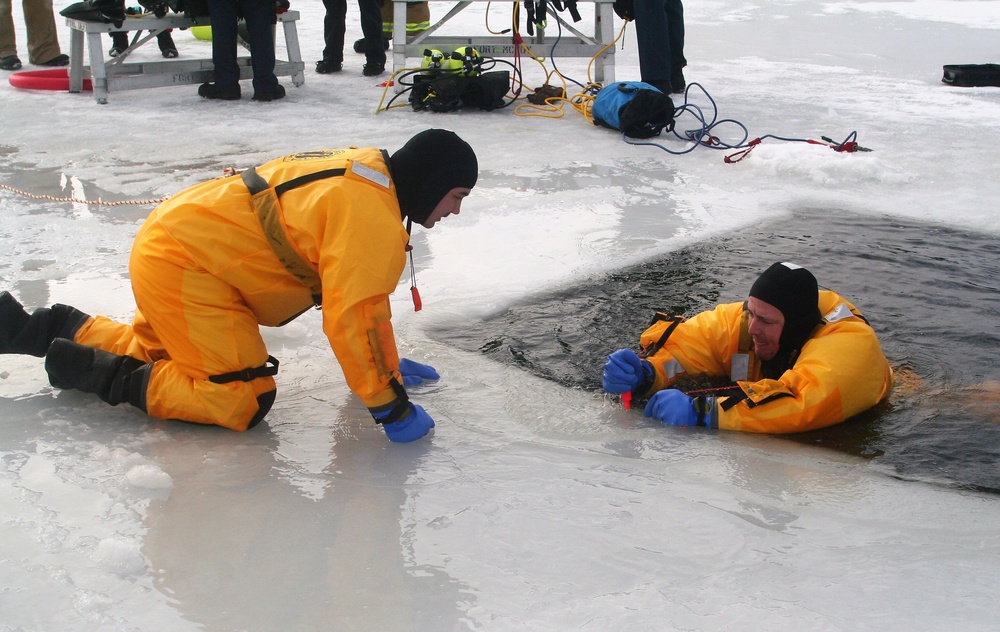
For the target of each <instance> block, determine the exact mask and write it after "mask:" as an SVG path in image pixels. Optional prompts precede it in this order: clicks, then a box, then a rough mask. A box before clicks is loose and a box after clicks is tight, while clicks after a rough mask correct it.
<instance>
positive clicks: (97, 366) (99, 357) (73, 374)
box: [45, 338, 153, 412]
mask: <svg viewBox="0 0 1000 632" xmlns="http://www.w3.org/2000/svg"><path fill="white" fill-rule="evenodd" d="M152 369H153V365H152V364H146V363H144V362H142V361H141V360H136V359H135V358H133V357H130V356H120V355H115V354H113V353H108V352H107V351H103V350H101V349H95V348H93V347H88V346H86V345H81V344H77V343H75V342H72V341H70V340H66V339H64V338H56V339H55V340H53V341H52V345H51V346H50V347H49V351H48V353H47V354H46V355H45V371H46V372H48V374H49V383H50V384H52V386H55V387H56V388H61V389H70V388H72V389H76V390H78V391H83V392H84V393H93V394H95V395H97V396H98V397H100V398H101V399H102V400H104V401H105V402H107V403H109V404H111V405H112V406H117V405H118V404H121V403H122V402H128V403H129V404H132V405H133V406H135V407H136V408H139V409H140V410H142V411H143V412H145V410H146V387H147V386H148V385H149V375H150V373H151V372H152Z"/></svg>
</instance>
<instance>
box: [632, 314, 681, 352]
mask: <svg viewBox="0 0 1000 632" xmlns="http://www.w3.org/2000/svg"><path fill="white" fill-rule="evenodd" d="M661 320H669V321H670V325H669V326H668V327H667V328H666V329H664V330H663V333H662V334H660V338H659V339H658V340H657V341H656V342H654V343H652V344H649V345H646V347H645V348H643V349H642V350H640V351H639V357H640V358H648V357H649V356H651V355H653V354H655V353H656V352H657V351H659V350H660V349H661V348H662V347H663V345H664V343H666V342H667V339H668V338H670V334H672V333H674V330H675V329H677V325H680V324H681V323H682V322H684V317H683V316H667V315H666V314H664V313H663V312H656V314H655V315H654V316H653V320H652V321H650V323H649V326H650V327H652V326H653V325H654V324H656V323H658V322H660V321H661Z"/></svg>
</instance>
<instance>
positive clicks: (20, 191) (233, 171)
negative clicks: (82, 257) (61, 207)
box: [0, 167, 242, 206]
mask: <svg viewBox="0 0 1000 632" xmlns="http://www.w3.org/2000/svg"><path fill="white" fill-rule="evenodd" d="M240 171H242V170H241V169H237V168H236V167H226V168H225V169H223V170H222V175H221V176H219V177H220V178H228V177H229V176H232V175H236V174H238V173H240ZM0 189H4V190H6V191H11V192H12V193H16V194H17V195H21V196H24V197H27V198H31V199H33V200H47V201H50V202H63V203H70V204H86V205H88V206H128V205H132V206H149V205H151V204H159V203H161V202H165V201H166V200H168V199H170V196H169V195H168V196H167V197H162V198H154V199H151V200H121V201H119V202H105V201H104V200H83V199H80V198H72V197H56V196H54V195H39V194H36V193H29V192H27V191H24V190H23V189H18V188H15V187H12V186H10V185H6V184H3V183H0Z"/></svg>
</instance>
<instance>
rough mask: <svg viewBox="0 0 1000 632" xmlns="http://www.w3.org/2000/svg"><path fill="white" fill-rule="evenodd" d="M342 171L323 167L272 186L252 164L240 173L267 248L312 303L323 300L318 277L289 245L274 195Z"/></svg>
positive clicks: (342, 173) (344, 171)
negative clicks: (265, 239) (306, 292)
mask: <svg viewBox="0 0 1000 632" xmlns="http://www.w3.org/2000/svg"><path fill="white" fill-rule="evenodd" d="M345 173H347V171H346V170H345V169H326V170H324V171H317V172H316V173H310V174H306V175H304V176H300V177H298V178H295V179H293V180H289V181H288V182H284V183H282V184H279V185H278V186H276V187H273V188H272V187H271V185H270V184H268V182H267V180H265V179H264V178H262V177H261V176H260V174H258V173H257V171H256V170H255V169H254V168H253V167H251V168H249V169H247V170H245V171H243V173H242V174H240V177H241V178H242V179H243V184H245V185H246V187H247V190H248V191H250V196H251V197H250V203H251V205H252V206H253V209H254V212H255V213H256V214H257V219H258V220H259V221H260V226H261V228H262V229H263V230H264V237H266V238H267V241H268V243H269V244H270V245H271V250H273V251H274V254H275V255H276V256H277V257H278V260H279V261H280V262H281V264H282V265H283V266H285V269H286V270H288V272H289V273H290V274H291V275H292V276H294V277H295V278H296V279H298V280H299V283H301V284H302V285H304V286H306V287H307V288H309V291H310V293H311V294H312V299H313V303H315V304H316V305H320V304H321V303H322V302H323V284H322V280H321V279H320V277H319V273H318V272H316V270H314V269H313V267H312V266H311V265H310V264H309V263H308V262H306V261H305V260H304V259H303V258H302V257H301V256H300V255H299V253H298V251H296V250H295V247H294V246H292V242H291V240H290V239H289V238H288V234H287V233H286V232H285V228H284V226H282V224H281V215H280V213H279V211H278V198H279V197H280V196H281V194H283V193H285V192H287V191H289V190H291V189H294V188H296V187H300V186H303V185H306V184H309V183H310V182H315V181H317V180H322V179H324V178H334V177H339V176H343V175H344V174H345Z"/></svg>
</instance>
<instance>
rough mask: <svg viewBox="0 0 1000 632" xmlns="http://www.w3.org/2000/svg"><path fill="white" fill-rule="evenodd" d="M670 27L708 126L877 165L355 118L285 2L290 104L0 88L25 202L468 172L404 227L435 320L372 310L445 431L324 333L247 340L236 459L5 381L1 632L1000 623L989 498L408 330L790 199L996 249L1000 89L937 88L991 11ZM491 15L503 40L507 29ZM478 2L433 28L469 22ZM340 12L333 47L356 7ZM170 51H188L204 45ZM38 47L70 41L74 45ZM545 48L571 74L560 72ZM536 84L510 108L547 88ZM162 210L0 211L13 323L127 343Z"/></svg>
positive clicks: (768, 6) (29, 205)
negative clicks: (243, 416) (382, 152)
mask: <svg viewBox="0 0 1000 632" xmlns="http://www.w3.org/2000/svg"><path fill="white" fill-rule="evenodd" d="M688 5H689V6H687V7H686V10H687V32H688V43H687V51H686V52H687V57H688V59H689V66H688V68H687V69H686V70H685V74H686V76H687V78H688V80H689V81H697V82H700V83H701V84H702V85H704V86H705V88H706V89H707V90H708V92H709V93H710V94H711V95H712V97H713V98H714V99H715V100H716V102H717V103H718V106H719V115H720V117H721V118H733V119H736V120H739V121H740V122H742V123H743V124H744V125H746V126H747V127H748V128H749V131H750V136H751V138H753V137H757V136H763V135H765V134H775V135H779V136H784V137H794V138H814V139H818V138H819V137H820V136H821V135H827V136H830V137H832V138H834V139H836V140H841V139H843V138H845V137H847V135H848V134H849V133H850V132H852V131H855V130H856V131H857V132H858V134H859V136H858V141H859V142H860V143H861V144H862V145H864V146H866V147H871V148H873V149H874V150H875V151H874V152H872V153H863V154H862V153H858V154H838V153H835V152H833V151H831V150H830V149H828V148H827V147H824V146H818V145H806V144H800V143H782V142H778V141H774V140H766V141H765V142H764V143H762V144H761V146H759V147H758V148H757V149H755V150H754V151H753V153H751V155H750V157H749V158H747V159H745V160H744V161H742V162H740V163H738V164H736V165H729V164H725V163H724V162H723V156H724V155H725V154H726V153H728V152H722V151H717V150H709V149H698V150H696V151H694V152H692V153H690V154H686V155H684V156H672V155H669V154H667V153H666V152H663V151H661V150H659V149H656V148H654V147H636V146H632V145H629V144H626V143H624V142H622V140H621V139H620V138H619V137H618V136H617V135H615V134H614V133H613V132H610V131H608V130H604V129H600V128H594V127H591V126H589V125H588V124H587V123H585V122H584V121H583V120H582V119H581V118H580V117H579V116H578V115H576V114H575V113H574V112H572V111H568V112H567V115H566V116H565V117H564V118H562V119H558V120H549V119H541V118H529V117H516V116H515V115H514V113H513V110H512V109H506V110H502V111H499V112H493V113H474V112H464V113H460V114H432V113H414V112H412V111H411V110H409V109H399V110H391V111H389V112H383V113H380V114H377V115H376V114H375V113H374V111H375V107H376V104H377V103H378V100H379V98H380V97H381V89H380V88H378V87H377V86H376V83H377V80H372V79H369V78H365V77H362V76H361V72H360V71H361V66H362V63H363V62H362V58H361V57H360V56H356V55H354V54H353V53H352V52H350V51H348V52H347V58H346V64H345V70H344V72H343V73H340V74H337V75H331V76H320V75H316V74H315V73H313V72H311V66H312V62H313V61H315V60H317V59H319V58H320V55H321V50H322V16H323V9H322V5H321V4H320V3H319V2H314V1H311V0H310V1H308V2H300V3H299V4H298V5H295V6H294V7H293V8H295V9H296V10H299V11H300V12H301V13H302V16H303V18H302V20H301V21H300V24H299V38H300V42H301V44H302V49H303V56H304V59H305V60H306V62H307V73H306V76H307V80H306V84H305V85H304V86H302V87H300V88H294V87H292V86H291V85H290V82H288V81H287V79H285V80H284V83H285V84H286V86H287V87H288V92H289V96H288V98H286V99H285V100H283V101H279V102H275V103H271V104H262V103H256V102H251V101H250V100H249V98H246V99H244V100H243V101H241V102H238V103H217V102H208V101H204V100H201V99H199V98H198V97H197V96H196V94H195V93H196V90H195V87H193V86H180V87H176V88H160V89H152V90H135V91H128V92H122V93H115V94H112V95H111V98H110V102H109V103H108V104H107V105H104V106H99V105H97V104H95V103H94V101H93V98H92V95H89V94H80V95H71V94H67V93H59V92H30V91H22V90H17V89H15V88H12V87H11V86H9V85H7V84H6V82H4V83H3V84H2V85H0V119H2V121H3V123H2V131H0V183H3V184H7V185H9V186H13V187H16V188H19V189H24V190H27V191H30V192H31V193H34V194H38V195H49V196H56V197H68V196H72V197H82V196H86V197H87V198H90V199H94V198H101V199H103V200H105V201H112V202H113V201H129V200H144V199H152V198H160V197H165V196H168V195H170V194H172V193H174V192H176V191H178V190H180V189H181V188H183V187H185V186H188V185H191V184H194V183H197V182H199V181H202V180H204V179H207V178H211V177H215V176H217V175H221V174H222V170H223V169H224V168H225V167H227V166H235V167H239V168H242V167H246V166H251V165H253V164H256V163H259V162H263V161H265V160H267V159H270V158H272V157H276V156H279V155H282V154H286V153H291V152H294V151H300V150H306V149H315V148H321V147H332V146H343V145H349V144H359V145H372V146H378V147H384V148H387V149H390V150H392V149H395V148H397V147H398V146H399V145H401V144H402V143H403V142H404V141H405V140H406V139H407V138H408V137H409V136H411V135H412V134H413V133H415V132H416V131H419V130H420V129H424V128H426V127H432V126H433V127H447V128H450V129H453V130H455V131H457V132H458V133H459V134H460V135H462V136H463V137H465V138H467V139H468V140H469V141H470V142H471V143H472V144H473V146H474V147H475V148H476V150H477V152H478V154H479V156H480V166H481V171H482V175H481V179H480V184H479V186H477V188H476V190H475V192H474V194H473V196H472V197H470V198H469V199H468V201H467V202H466V203H465V205H464V207H463V211H462V214H461V215H460V216H459V217H456V218H450V219H449V220H447V221H446V222H444V223H443V224H441V225H439V226H438V227H436V228H435V229H434V230H433V231H429V232H425V231H421V230H420V229H418V231H420V232H416V233H415V235H414V240H413V243H414V246H415V248H416V250H415V254H416V263H417V280H418V285H419V286H420V289H421V293H422V296H423V300H424V310H423V311H422V312H420V313H416V314H415V313H413V312H412V308H411V307H410V305H409V296H408V292H406V291H405V290H406V284H404V285H401V287H400V289H401V290H402V291H399V292H397V295H396V296H395V297H394V303H393V307H394V312H395V316H394V323H395V326H396V332H397V336H398V339H399V343H400V347H401V352H402V354H403V355H406V356H410V357H413V358H414V359H417V360H419V361H422V362H427V363H430V364H432V365H433V366H435V367H436V368H437V369H438V370H439V372H440V373H441V375H442V379H441V380H440V381H439V382H438V383H435V384H431V385H427V386H423V387H419V388H416V389H414V390H413V393H412V395H413V397H414V399H415V400H416V401H418V402H420V403H421V404H422V405H424V406H425V407H426V408H427V410H428V412H430V413H431V414H432V415H433V416H434V418H435V419H436V421H437V428H436V430H435V431H434V434H433V436H431V437H429V438H428V439H426V440H423V441H421V442H418V443H415V444H409V445H395V444H390V443H388V442H387V441H386V440H385V438H384V436H383V435H382V433H381V431H380V430H379V429H378V428H376V427H374V425H373V424H372V422H371V419H370V417H369V416H368V415H367V412H366V411H365V409H364V407H363V406H362V405H361V404H360V402H359V401H358V400H357V399H356V398H355V397H354V396H353V395H351V394H350V392H349V391H348V389H347V388H346V386H345V384H344V381H343V378H342V376H341V375H340V371H339V368H338V367H337V366H336V363H335V361H334V359H333V356H332V353H331V352H330V350H329V347H328V345H327V344H326V342H325V340H324V339H323V336H322V333H321V332H320V323H319V319H318V315H317V314H315V313H309V314H306V315H305V316H304V317H303V318H301V319H300V320H298V321H296V322H295V323H293V324H291V325H289V326H288V327H285V328H282V329H276V330H268V331H267V332H266V333H265V335H266V339H267V341H268V344H269V348H270V350H271V352H272V353H273V354H274V355H276V356H277V357H279V358H280V359H281V361H282V364H281V374H280V375H279V397H278V401H277V403H276V404H275V406H274V409H273V411H272V412H271V414H270V415H269V417H268V421H267V423H266V424H264V425H262V426H261V427H259V428H257V429H255V430H254V431H252V432H249V433H243V434H238V433H232V432H229V431H225V430H221V429H215V428H203V427H196V426H188V425H184V424H179V423H171V422H159V421H150V420H147V419H145V418H143V417H142V416H140V415H138V414H137V413H136V412H135V411H134V410H129V409H127V408H126V407H120V408H114V409H112V408H108V407H106V406H104V405H102V404H100V403H99V402H97V401H95V400H94V399H93V398H92V397H89V396H86V395H82V394H79V393H72V392H66V393H60V392H58V391H55V390H53V389H51V388H50V387H49V386H48V383H47V380H46V379H45V374H44V371H43V370H42V368H41V363H40V361H39V360H38V359H36V358H23V357H12V356H5V357H4V358H3V360H2V365H0V398H2V399H0V418H2V421H0V629H2V630H143V631H147V630H171V631H176V630H196V629H197V630H275V629H284V630H319V629H323V630H326V629H336V630H375V629H378V630H466V629H490V630H515V629H516V630H521V629H531V630H570V629H579V630H630V631H632V630H673V629H676V630H737V629H740V630H744V629H753V630H790V631H791V630H794V631H800V630H852V631H853V630H859V629H860V630H865V629H869V630H907V631H911V630H944V629H959V628H961V629H963V630H990V629H995V626H996V621H997V619H998V615H1000V606H998V605H997V600H996V598H995V593H996V586H997V582H998V580H1000V561H998V560H1000V534H998V531H997V529H996V524H997V523H998V517H1000V510H998V508H1000V504H998V501H997V498H996V497H994V496H985V495H978V494H973V493H963V492H957V491H954V490H948V489H941V488H937V487H934V486H929V485H923V484H920V483H914V482H910V481H898V480H894V479H891V478H887V477H885V476H884V475H882V474H879V473H878V472H875V471H872V470H871V469H870V468H869V467H867V466H866V464H865V463H863V462H860V461H855V460H852V459H850V458H847V457H845V456H843V455H839V454H837V453H833V452H830V451H824V450H819V449H812V448H810V447H808V446H803V445H800V444H791V443H788V442H782V441H778V440H774V439H772V438H768V437H757V436H748V435H739V434H734V433H706V432H695V431H691V430H683V429H672V428H664V427H659V426H657V425H653V424H650V423H648V422H647V421H646V420H644V419H642V417H641V416H639V415H638V414H636V413H635V412H632V413H626V412H624V411H622V410H621V408H620V405H618V404H617V403H616V402H613V401H611V400H610V399H608V400H605V399H603V398H601V397H600V396H595V395H593V394H590V393H583V392H580V391H576V390H571V389H564V388H561V387H558V386H555V385H553V384H552V383H551V382H547V381H544V380H540V379H538V378H535V377H532V376H529V375H526V374H524V373H523V372H520V371H518V370H517V369H514V368H512V367H507V366H501V365H498V364H496V363H493V362H491V361H489V360H487V359H485V358H483V357H481V356H479V355H475V354H469V353H466V352H462V351H459V350H456V349H454V348H451V347H449V346H447V345H445V344H443V343H441V342H439V341H436V340H435V339H433V338H432V337H431V336H429V335H428V334H427V333H426V332H427V331H428V330H429V329H430V328H431V327H441V326H446V325H447V324H448V323H450V322H458V321H459V320H468V319H476V318H478V317H479V316H481V315H483V314H486V313H489V312H491V311H494V310H496V309H500V308H502V307H503V306H505V305H508V304H509V303H510V302H511V301H514V300H516V299H518V298H519V297H523V296H525V295H526V294H528V293H531V292H535V291H540V290H543V289H551V288H554V287H559V286H560V285H565V284H568V283H570V282H571V281H574V280H578V279H580V278H581V277H584V276H587V275H593V274H598V273H600V272H602V271H606V270H609V269H614V268H618V267H621V266H623V265H626V264H628V263H633V262H636V261H639V260H642V259H645V258H648V257H652V256H655V255H657V254H661V253H663V252H666V251H670V250H672V249H676V248H678V247H681V246H682V245H684V244H687V243H691V242H694V241H701V240H706V239H709V240H710V239H711V237H712V235H714V234H719V233H723V232H727V231H732V230H737V229H739V228H740V227H742V226H747V225H750V224H753V223H756V222H759V221H760V220H762V219H763V218H771V217H781V216H782V215H786V214H789V213H791V212H793V211H794V210H795V209H796V208H801V207H808V208H813V209H815V208H830V209H847V210H850V211H852V212H856V213H863V214H872V215H876V216H878V215H883V214H888V215H893V216H905V217H910V218H916V219H923V220H929V221H933V222H943V223H947V224H948V225H953V226H958V227H968V228H976V229H978V230H985V231H987V232H990V233H994V234H996V233H1000V219H998V216H997V214H996V211H995V204H994V200H996V199H997V198H998V197H1000V196H998V193H1000V190H998V189H1000V184H998V182H1000V178H998V176H1000V171H998V169H1000V167H998V165H1000V155H998V154H1000V150H998V147H1000V125H998V122H1000V89H998V88H951V87H946V86H944V85H943V84H941V82H940V78H941V72H942V68H941V67H942V66H943V65H944V64H954V63H988V62H994V63H995V62H998V60H997V59H996V55H997V54H998V50H997V47H996V41H997V29H998V28H1000V22H998V20H997V5H998V3H997V2H992V1H991V2H986V1H983V2H959V1H953V2H946V1H941V2H891V3H889V2H831V3H815V2H806V1H794V0H786V1H776V0H765V1H763V2H758V3H752V4H747V3H743V2H736V1H734V0H717V1H714V2H705V3H693V2H691V3H688ZM490 6H491V7H492V9H491V11H490V20H491V24H493V23H496V22H497V21H500V20H503V19H505V18H503V16H506V15H509V9H508V8H506V7H504V8H502V9H501V8H498V7H499V5H496V6H494V5H490ZM485 7H486V4H485V3H483V4H481V5H478V6H475V7H473V8H471V9H468V10H467V11H466V12H465V14H463V15H462V16H461V17H460V18H459V19H458V24H459V26H458V27H456V28H462V29H464V30H467V31H468V32H473V33H482V32H484V26H483V17H484V12H485ZM58 8H60V7H57V9H58ZM448 8H449V5H448V3H432V12H433V13H434V15H442V14H443V13H444V12H445V11H447V10H448ZM14 13H15V15H14V18H15V20H14V21H15V26H16V29H17V33H18V43H19V46H20V49H19V52H20V55H21V58H22V60H24V61H27V49H26V40H25V33H24V27H23V20H22V19H21V13H20V6H19V4H18V3H15V9H14ZM584 13H587V11H584ZM348 19H349V22H348V34H347V41H348V42H351V41H353V39H354V38H356V37H358V36H359V35H360V29H359V27H358V18H357V12H356V10H355V9H354V8H353V6H352V8H351V10H350V11H349V16H348ZM618 25H619V23H618V22H616V27H617V26H618ZM174 37H175V40H176V41H177V44H178V48H179V50H180V53H181V55H182V56H183V57H189V56H190V57H207V56H208V55H209V50H210V45H209V44H208V43H207V42H202V41H199V40H195V39H194V38H192V37H191V36H190V35H189V34H187V33H185V32H175V33H174ZM60 39H61V43H62V45H63V49H64V50H68V48H69V32H68V29H66V28H65V27H64V26H62V25H60ZM634 47H635V35H634V31H633V30H632V29H631V28H630V29H629V31H628V33H627V35H626V37H625V40H624V47H623V48H622V49H621V50H620V51H619V53H618V66H617V75H618V78H619V79H638V78H639V75H638V68H637V62H636V55H635V48H634ZM544 54H545V55H546V57H548V56H549V55H550V53H549V51H545V53H544ZM142 55H146V56H149V58H150V59H155V57H154V55H155V49H154V50H151V51H149V52H145V51H144V52H140V53H139V54H137V56H142ZM556 59H557V62H558V65H559V68H560V70H562V71H563V72H564V73H565V74H567V75H569V76H572V77H574V78H577V79H579V80H583V79H584V78H585V75H586V66H585V63H584V62H583V61H579V60H568V59H559V58H558V53H557V55H556ZM532 64H533V63H532ZM532 64H526V65H525V73H526V79H525V80H526V83H528V84H529V85H531V86H534V85H540V84H541V83H542V80H543V78H544V76H543V74H542V71H541V70H540V69H539V67H538V66H537V64H534V65H532ZM245 91H246V92H249V86H248V85H247V86H246V90H245ZM571 92H572V90H571ZM702 103H703V104H704V101H702ZM687 123H688V124H690V123H692V122H687ZM684 124H685V121H681V126H682V127H683V126H684ZM733 131H734V132H735V130H733ZM723 132H724V130H723V129H720V133H723ZM726 133H728V132H726ZM662 142H663V143H664V144H665V145H666V146H669V147H671V148H673V149H677V150H679V149H683V147H684V146H683V144H682V143H681V142H679V141H677V140H669V139H664V140H663V141H662ZM149 208H150V207H149V206H148V205H145V206H143V205H139V206H128V205H125V206H112V207H108V206H89V205H85V204H68V203H60V202H52V201H48V200H45V199H30V198H26V197H23V196H21V195H17V194H14V193H11V192H9V191H0V217H2V222H0V247H2V251H3V253H4V255H3V257H2V259H0V281H2V287H3V288H5V289H11V290H13V291H15V293H16V294H17V296H18V297H19V298H20V299H21V300H22V301H23V302H24V303H25V304H26V305H28V306H29V307H38V306H42V305H47V304H50V303H52V302H65V303H70V304H73V305H75V306H77V307H79V308H80V309H83V310H84V311H87V312H89V313H102V314H106V315H110V316H113V317H116V318H123V319H127V318H129V317H130V315H131V311H132V309H133V303H132V299H131V295H130V292H129V289H128V288H129V286H128V278H127V272H126V271H127V258H128V251H129V247H130V244H131V239H132V236H133V235H134V233H135V230H136V228H137V226H138V223H139V222H141V220H142V218H143V217H144V216H145V215H146V213H148V211H149ZM809 265H810V267H811V268H813V269H814V271H816V272H817V274H818V275H820V276H821V275H822V269H823V266H824V265H836V263H835V262H825V261H817V262H809ZM872 273H873V274H877V273H878V270H877V269H876V270H873V271H872ZM747 274H748V282H749V280H750V276H751V274H752V272H751V271H748V273H747ZM406 281H407V282H408V279H406ZM407 284H408V283H407ZM734 298H735V297H734ZM915 300H918V299H917V298H915ZM862 307H863V306H862ZM984 326H990V327H996V324H995V323H993V324H989V323H985V324H984ZM594 370H595V371H597V370H599V368H598V367H595V369H594ZM988 377H992V378H994V379H996V377H997V376H988Z"/></svg>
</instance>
